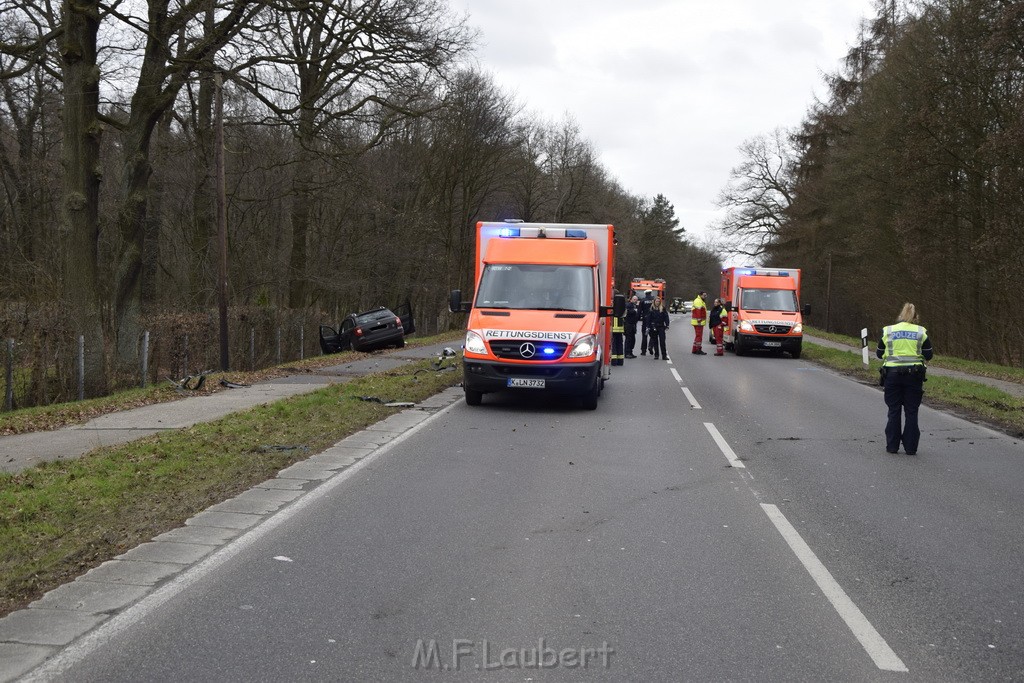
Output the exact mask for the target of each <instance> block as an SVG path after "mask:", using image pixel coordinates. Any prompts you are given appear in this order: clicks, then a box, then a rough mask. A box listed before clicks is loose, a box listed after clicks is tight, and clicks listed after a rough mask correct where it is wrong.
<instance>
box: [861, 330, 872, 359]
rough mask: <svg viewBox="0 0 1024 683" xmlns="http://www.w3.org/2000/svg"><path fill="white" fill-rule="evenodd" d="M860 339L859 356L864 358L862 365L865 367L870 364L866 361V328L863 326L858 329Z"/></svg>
mask: <svg viewBox="0 0 1024 683" xmlns="http://www.w3.org/2000/svg"><path fill="white" fill-rule="evenodd" d="M860 341H861V349H860V355H861V358H862V359H863V360H864V367H865V368H866V367H868V366H869V365H870V363H868V328H866V327H864V328H862V329H861V331H860Z"/></svg>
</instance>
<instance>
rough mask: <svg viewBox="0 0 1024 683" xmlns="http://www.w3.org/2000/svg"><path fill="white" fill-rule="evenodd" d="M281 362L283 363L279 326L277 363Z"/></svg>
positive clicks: (278, 329)
mask: <svg viewBox="0 0 1024 683" xmlns="http://www.w3.org/2000/svg"><path fill="white" fill-rule="evenodd" d="M280 364H281V328H280V327H278V328H277V363H276V365H280Z"/></svg>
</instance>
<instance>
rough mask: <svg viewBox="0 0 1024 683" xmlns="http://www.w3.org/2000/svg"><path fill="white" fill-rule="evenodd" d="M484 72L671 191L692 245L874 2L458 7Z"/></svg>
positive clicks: (814, 88) (805, 103)
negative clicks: (759, 144) (757, 143)
mask: <svg viewBox="0 0 1024 683" xmlns="http://www.w3.org/2000/svg"><path fill="white" fill-rule="evenodd" d="M450 4H451V7H452V9H453V10H455V11H456V12H466V13H468V15H469V23H470V25H472V26H473V27H475V28H476V29H478V30H479V31H480V33H481V45H480V47H479V49H478V51H477V58H478V60H479V63H480V66H481V67H482V68H484V69H485V70H486V71H489V72H490V73H491V74H492V75H493V76H494V79H495V82H496V83H497V85H498V86H499V87H501V88H502V89H503V90H505V91H506V92H508V93H509V94H511V95H513V96H514V97H515V98H516V99H517V100H518V101H519V102H520V103H521V104H523V105H525V107H526V108H527V109H528V110H530V111H532V112H535V113H536V114H538V115H539V116H541V117H543V118H546V119H550V120H555V121H558V120H561V119H563V118H564V116H565V115H566V114H569V115H571V116H572V117H573V118H575V119H576V121H577V122H578V123H579V125H580V128H581V131H582V133H583V135H584V136H585V137H586V138H587V139H588V140H590V141H591V142H592V143H593V145H594V147H595V148H596V149H597V150H598V151H599V153H600V155H601V161H602V163H603V164H604V166H605V167H606V169H607V170H608V172H609V173H611V175H612V176H614V177H615V178H616V179H618V181H619V182H620V183H621V185H622V186H623V187H624V188H625V189H626V190H627V191H629V192H631V193H632V194H635V195H639V196H645V197H653V196H654V195H656V194H658V193H661V194H664V195H665V196H666V197H668V200H669V201H670V202H672V203H673V204H674V205H675V209H676V215H677V216H678V217H679V219H680V221H681V223H682V225H683V227H685V228H686V230H687V232H688V233H690V234H691V235H692V236H693V237H695V238H698V239H700V238H702V237H703V236H705V235H709V234H710V230H709V229H708V225H709V224H710V223H712V222H713V221H714V220H715V219H716V218H719V217H720V216H721V213H722V212H721V211H719V210H717V209H716V208H715V203H714V202H715V198H716V197H717V196H718V193H719V191H720V190H721V189H722V187H724V185H725V184H726V182H727V180H728V177H729V171H730V169H732V168H733V167H734V166H736V164H737V163H738V161H739V154H738V152H737V151H736V150H737V148H738V147H739V145H740V144H741V143H742V142H743V141H744V140H746V139H748V138H751V137H754V136H756V135H759V134H767V133H770V132H771V131H772V130H773V129H775V128H776V127H784V128H793V127H796V126H797V125H799V123H800V121H801V120H802V119H803V116H804V114H805V113H806V111H807V109H808V107H809V106H810V105H811V103H812V102H813V100H814V96H815V95H816V94H818V95H820V96H823V95H824V87H823V81H822V73H827V72H832V71H835V70H836V69H837V68H838V67H839V64H840V60H841V59H842V58H843V56H844V55H845V54H846V52H847V49H848V48H849V47H850V46H851V45H853V44H854V43H855V42H856V38H857V33H858V27H859V25H860V21H861V19H862V18H864V17H867V16H869V15H870V13H871V8H872V0H450Z"/></svg>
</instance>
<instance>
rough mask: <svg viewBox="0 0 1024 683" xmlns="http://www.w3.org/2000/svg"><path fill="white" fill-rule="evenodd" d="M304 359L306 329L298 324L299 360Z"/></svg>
mask: <svg viewBox="0 0 1024 683" xmlns="http://www.w3.org/2000/svg"><path fill="white" fill-rule="evenodd" d="M305 357H306V328H305V326H303V325H302V324H301V323H300V324H299V360H303V359H305Z"/></svg>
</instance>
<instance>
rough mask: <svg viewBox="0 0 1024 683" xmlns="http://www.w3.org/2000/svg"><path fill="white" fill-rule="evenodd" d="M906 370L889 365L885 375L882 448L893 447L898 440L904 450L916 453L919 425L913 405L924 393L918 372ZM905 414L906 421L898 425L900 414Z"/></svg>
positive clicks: (895, 447) (919, 433)
mask: <svg viewBox="0 0 1024 683" xmlns="http://www.w3.org/2000/svg"><path fill="white" fill-rule="evenodd" d="M906 372H907V371H906V370H901V369H897V368H890V369H889V371H888V372H887V373H886V375H885V405H887V406H889V421H888V422H887V423H886V425H885V448H886V450H889V451H897V450H899V448H900V441H901V440H902V442H903V449H904V450H905V451H906V452H907V453H916V452H917V444H918V442H919V441H920V440H921V429H920V428H919V427H918V426H917V409H918V408H919V407H921V398H922V397H923V396H924V377H923V376H922V375H920V374H917V375H911V374H905V373H906ZM904 415H905V416H906V423H905V424H904V425H903V428H902V430H901V429H900V421H901V420H900V418H901V417H903V416H904Z"/></svg>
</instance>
